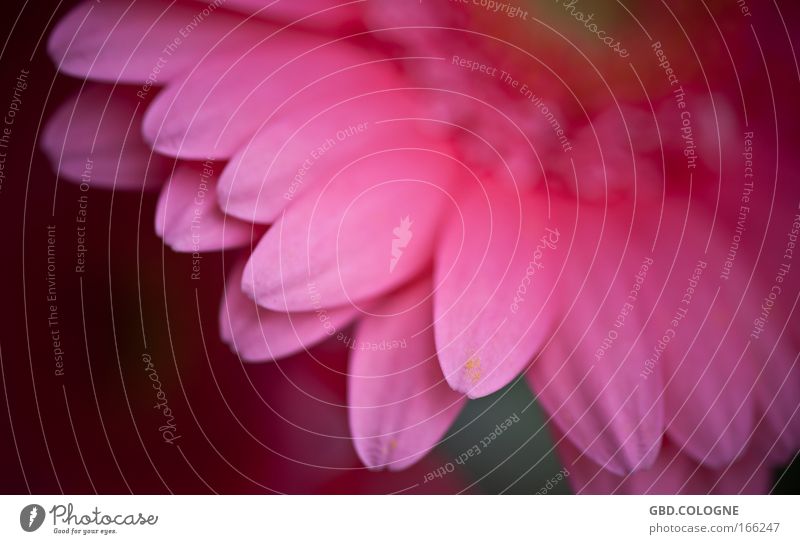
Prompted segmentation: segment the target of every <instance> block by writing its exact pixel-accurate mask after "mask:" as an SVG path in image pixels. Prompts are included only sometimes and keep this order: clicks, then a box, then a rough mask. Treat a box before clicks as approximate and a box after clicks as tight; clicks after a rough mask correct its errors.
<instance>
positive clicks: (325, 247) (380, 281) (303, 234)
mask: <svg viewBox="0 0 800 544" xmlns="http://www.w3.org/2000/svg"><path fill="white" fill-rule="evenodd" d="M451 169H452V165H451V159H449V158H448V157H447V156H445V155H442V154H440V153H439V152H436V151H433V150H431V151H428V150H422V149H398V150H395V151H389V152H385V153H379V154H376V155H372V156H367V157H364V158H363V159H361V160H359V161H358V162H356V163H354V164H353V165H351V166H349V167H348V168H346V169H345V170H343V171H342V172H341V173H339V175H338V176H337V177H336V178H335V179H332V180H330V182H329V183H328V184H327V186H325V187H322V188H321V189H320V190H317V191H315V192H314V194H307V195H304V196H303V198H301V199H299V200H298V201H297V202H295V203H292V205H291V206H290V207H289V208H288V209H287V210H286V213H284V215H282V216H281V218H280V219H279V220H278V221H276V222H275V224H274V225H273V226H272V228H271V229H270V230H269V232H267V234H266V235H264V237H263V238H262V239H261V242H259V244H258V246H257V247H256V249H255V251H254V252H253V255H252V256H251V258H250V261H249V262H248V263H247V268H246V269H245V273H244V279H243V284H244V286H245V291H246V292H248V293H253V294H254V296H255V297H256V300H257V301H258V303H259V304H260V305H262V306H264V307H265V308H270V309H273V310H289V311H309V310H313V309H314V308H315V307H318V306H322V307H334V306H341V305H345V304H349V303H351V302H352V301H361V300H365V299H367V298H369V297H372V296H375V295H379V294H381V293H384V292H386V291H388V290H390V289H391V288H393V287H395V286H398V285H400V284H402V283H403V282H405V281H407V280H408V279H410V278H411V277H413V276H414V275H416V274H417V273H419V272H420V271H421V270H422V269H423V268H424V267H426V266H429V265H430V261H431V255H432V251H433V248H432V246H433V242H434V239H435V236H436V233H437V229H438V225H439V222H440V219H441V217H442V215H443V213H445V211H446V209H445V206H446V201H447V195H446V194H445V193H444V190H443V189H442V188H441V185H442V184H446V183H447V182H448V181H449V179H450V176H451V175H452V172H451Z"/></svg>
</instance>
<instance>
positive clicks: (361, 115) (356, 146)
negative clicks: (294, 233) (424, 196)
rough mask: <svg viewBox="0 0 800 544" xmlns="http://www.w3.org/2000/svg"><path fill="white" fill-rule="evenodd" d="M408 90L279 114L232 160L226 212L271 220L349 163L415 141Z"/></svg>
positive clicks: (224, 189)
mask: <svg viewBox="0 0 800 544" xmlns="http://www.w3.org/2000/svg"><path fill="white" fill-rule="evenodd" d="M414 110H415V108H413V107H412V105H411V100H410V97H408V96H406V94H404V93H400V92H392V93H379V94H375V95H370V96H366V97H361V98H354V99H352V100H348V101H346V102H344V103H342V104H339V105H337V106H336V107H334V108H333V109H331V110H329V111H319V112H318V108H317V107H316V106H314V107H311V108H309V109H293V110H291V111H288V112H283V113H281V114H278V115H277V116H276V117H275V118H274V119H273V120H271V121H270V122H269V123H267V125H266V126H265V127H264V128H263V129H261V130H260V131H259V133H258V134H256V135H255V136H254V137H253V140H252V141H251V142H250V143H249V144H248V145H246V146H245V147H243V148H242V149H241V150H240V151H239V152H238V153H237V154H236V156H235V157H234V158H233V159H232V160H231V161H230V162H229V163H228V165H227V166H226V168H225V170H224V171H223V172H222V176H221V178H220V183H219V200H220V202H221V203H222V205H223V207H224V208H225V209H226V210H227V212H228V213H230V214H232V215H235V216H236V217H240V218H242V219H245V220H248V221H253V222H259V223H270V222H272V221H275V220H276V219H277V218H278V216H279V214H280V212H281V211H282V210H283V209H284V207H285V206H287V205H288V203H289V202H291V201H292V200H295V199H296V198H297V197H298V196H299V195H300V194H302V193H303V192H304V191H305V189H306V188H307V187H309V186H314V185H315V184H322V183H326V182H327V181H328V180H329V179H330V178H332V177H333V176H335V175H336V173H337V172H338V171H339V170H341V169H342V168H344V167H345V166H347V165H348V164H349V163H351V162H353V161H355V160H357V159H359V158H360V157H363V156H365V155H369V154H370V153H374V152H377V151H380V150H383V149H393V148H395V147H402V146H403V142H406V143H408V142H413V141H414V139H413V138H412V137H411V132H412V131H413V130H414V129H415V126H414V124H413V123H408V122H405V123H398V122H385V121H386V120H389V119H398V118H413V117H416V116H417V115H416V112H415V111H414Z"/></svg>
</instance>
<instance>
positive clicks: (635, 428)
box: [527, 205, 664, 474]
mask: <svg viewBox="0 0 800 544" xmlns="http://www.w3.org/2000/svg"><path fill="white" fill-rule="evenodd" d="M629 208H630V207H629V206H627V205H626V206H615V207H609V208H605V207H603V206H591V205H584V206H581V210H580V216H579V222H580V225H579V226H578V229H577V233H578V235H577V236H576V247H577V251H575V252H574V253H573V254H572V255H571V256H570V259H569V261H568V263H567V265H566V270H565V274H564V280H565V281H564V282H563V283H561V284H559V293H561V295H562V297H563V301H564V304H565V316H564V319H563V321H562V322H561V323H560V324H559V326H558V328H557V330H555V331H554V332H553V337H552V339H551V340H550V341H549V342H548V343H547V345H546V346H545V347H544V348H543V349H542V352H541V354H540V355H539V356H538V357H537V359H536V361H535V362H534V363H533V364H532V365H531V368H530V370H529V371H528V373H527V377H528V379H529V381H530V383H531V386H532V388H533V390H534V391H535V392H536V395H537V399H538V400H539V402H541V404H542V406H543V407H544V408H545V409H546V410H547V412H548V414H549V416H550V417H551V418H552V419H553V422H554V423H555V425H556V426H557V427H558V428H559V429H560V430H561V431H562V432H564V433H566V434H567V435H568V436H569V438H570V440H571V441H572V443H574V444H576V445H577V446H578V447H579V448H580V449H581V450H582V451H583V452H584V454H585V455H587V456H588V457H589V458H591V459H592V460H593V461H594V462H595V463H598V464H599V465H600V466H602V467H603V468H604V469H606V470H608V471H610V472H614V473H616V474H626V473H628V472H631V471H633V470H637V469H642V468H647V467H649V466H650V465H652V463H653V462H654V461H655V459H656V457H657V455H658V451H659V446H660V444H661V440H662V436H663V432H664V413H663V400H662V391H663V380H662V379H661V374H660V373H659V372H653V373H649V372H647V371H646V368H647V367H646V366H645V362H646V361H647V359H648V357H649V355H650V349H651V347H652V345H651V341H652V338H653V335H652V333H651V332H650V331H649V328H648V327H646V326H645V323H646V321H647V319H648V316H649V315H650V312H651V311H652V310H653V306H652V297H650V299H651V300H650V301H648V297H646V296H644V295H643V293H642V291H643V290H644V291H645V292H647V291H652V290H653V283H652V279H650V278H648V275H649V273H650V272H651V270H652V269H653V268H654V266H656V264H655V260H654V257H653V256H652V255H651V253H650V246H649V244H647V243H646V242H647V241H648V240H649V238H648V237H643V234H644V232H643V231H642V229H641V227H639V226H638V224H637V223H636V222H635V219H634V218H633V217H632V216H631V215H630V210H629Z"/></svg>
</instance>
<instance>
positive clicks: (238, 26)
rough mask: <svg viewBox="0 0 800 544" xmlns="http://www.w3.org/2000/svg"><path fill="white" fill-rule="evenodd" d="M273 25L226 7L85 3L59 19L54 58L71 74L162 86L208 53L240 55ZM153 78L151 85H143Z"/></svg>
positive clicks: (146, 88)
mask: <svg viewBox="0 0 800 544" xmlns="http://www.w3.org/2000/svg"><path fill="white" fill-rule="evenodd" d="M272 31H274V29H273V28H272V27H270V26H268V25H266V24H263V23H255V22H253V21H250V22H244V20H243V18H242V17H240V16H237V15H235V14H232V13H230V12H227V11H226V10H224V9H217V8H216V7H215V8H214V9H210V10H209V3H208V2H206V3H205V6H204V5H193V4H184V3H181V2H172V3H165V2H158V1H154V0H136V1H135V2H130V1H122V0H104V1H103V2H94V1H89V2H84V3H82V4H80V5H79V6H77V7H76V8H75V9H73V10H72V11H71V12H70V13H68V14H67V15H66V16H65V17H64V18H63V19H62V20H61V21H59V23H58V25H57V26H56V28H55V30H54V31H53V33H52V34H51V35H50V40H49V42H48V51H49V53H50V57H51V58H52V59H53V61H54V62H55V63H56V65H57V66H58V68H59V70H60V71H62V72H65V73H68V74H70V75H73V76H76V77H81V78H88V79H95V80H101V81H108V82H123V83H136V84H142V86H141V87H139V88H138V89H137V90H138V91H139V92H141V94H142V97H144V96H147V95H150V94H151V92H152V91H151V88H150V87H151V86H152V85H163V84H164V83H166V82H167V81H169V80H171V79H174V78H175V76H176V75H178V74H182V73H184V72H186V71H188V70H190V69H192V68H194V67H195V66H196V65H197V63H198V61H199V60H200V59H201V58H202V57H203V56H205V55H207V54H209V53H212V56H213V54H228V55H231V54H234V55H235V54H238V53H240V52H241V51H245V50H246V49H247V47H250V46H252V45H254V44H255V43H257V42H258V40H260V39H263V37H264V36H265V35H268V34H269V33H270V32H272ZM145 83H148V85H144V84H145Z"/></svg>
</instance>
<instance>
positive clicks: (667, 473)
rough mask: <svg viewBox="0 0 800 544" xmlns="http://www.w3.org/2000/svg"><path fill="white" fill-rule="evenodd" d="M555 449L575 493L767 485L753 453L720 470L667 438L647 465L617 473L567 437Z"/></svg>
mask: <svg viewBox="0 0 800 544" xmlns="http://www.w3.org/2000/svg"><path fill="white" fill-rule="evenodd" d="M557 448H558V452H559V457H560V459H561V462H562V464H563V465H564V469H565V471H566V472H567V473H568V476H567V477H568V479H569V481H570V485H571V486H572V488H573V490H574V491H575V492H576V493H582V494H589V495H592V494H598V495H606V494H609V493H614V494H617V493H619V494H631V495H644V494H647V495H678V494H681V495H706V494H722V495H739V494H764V493H767V492H768V491H769V486H770V467H769V466H768V465H767V464H766V463H765V462H763V459H761V458H759V457H758V456H757V455H753V454H747V455H745V456H744V457H743V458H742V459H741V460H740V461H738V462H735V463H733V464H731V465H729V466H726V467H722V468H720V469H719V470H712V469H709V468H707V467H704V466H702V465H700V464H698V463H697V461H695V460H694V459H692V458H691V457H690V456H688V455H686V454H684V453H681V451H680V450H679V449H678V448H677V447H676V446H675V445H674V444H672V443H671V442H670V441H666V442H665V443H664V444H663V445H662V447H661V453H660V454H659V455H658V458H657V459H656V461H655V463H654V464H653V465H652V466H651V467H650V468H647V469H644V470H638V471H636V472H632V473H628V474H625V475H618V474H614V473H612V472H609V471H607V470H603V469H602V468H601V467H600V465H597V464H596V463H595V462H594V461H592V460H590V459H589V457H588V456H586V455H583V454H582V453H581V451H580V450H579V449H578V448H576V447H575V445H574V444H572V443H571V442H570V440H569V438H563V437H562V438H560V441H559V442H558V445H557Z"/></svg>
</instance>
